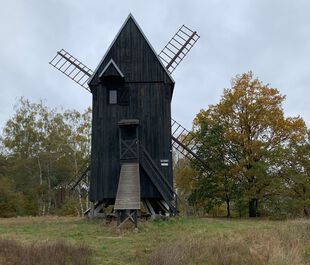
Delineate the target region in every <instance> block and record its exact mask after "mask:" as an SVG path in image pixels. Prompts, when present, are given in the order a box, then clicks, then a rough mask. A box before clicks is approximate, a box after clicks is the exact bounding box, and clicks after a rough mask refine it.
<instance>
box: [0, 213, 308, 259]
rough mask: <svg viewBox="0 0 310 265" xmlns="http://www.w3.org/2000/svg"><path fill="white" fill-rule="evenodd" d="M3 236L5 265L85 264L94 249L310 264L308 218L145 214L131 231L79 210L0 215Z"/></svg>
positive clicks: (98, 254)
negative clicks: (157, 217) (75, 213)
mask: <svg viewBox="0 0 310 265" xmlns="http://www.w3.org/2000/svg"><path fill="white" fill-rule="evenodd" d="M12 239H14V240H15V241H14V242H12V241H11V240H12ZM1 240H2V241H1ZM59 240H65V241H61V242H59ZM0 241H1V242H2V243H0V244H4V243H3V242H9V243H8V244H9V246H6V247H4V246H3V245H0V265H6V264H11V265H12V264H21V265H29V264H31V265H37V264H39V265H46V264H48V265H51V264H55V265H56V264H57V265H59V264H66V265H69V264H72V265H73V264H75V265H77V264H83V265H84V264H85V265H86V264H89V263H87V262H89V259H90V256H91V258H92V261H93V263H94V264H98V265H99V264H100V265H105V264H108V265H138V264H140V265H146V264H150V265H156V264H160V265H170V264H173V265H182V264H186V265H188V264H189V265H191V264H197V265H200V264H204V265H208V264H209V265H225V264H229V265H236V264H238V265H243V264H249V265H258V264H259V265H264V264H272V265H279V264H281V265H287V264H290V265H305V264H309V265H310V220H308V221H307V220H299V221H296V220H292V221H268V220H263V219H257V220H244V219H239V220H237V219H232V220H226V219H213V218H211V219H209V218H182V217H180V218H171V219H169V220H167V221H154V222H139V233H133V231H132V227H131V228H128V229H122V231H118V229H116V224H115V223H111V224H108V225H106V224H105V222H104V221H102V220H85V219H82V218H76V217H55V216H49V217H22V218H8V219H1V218H0ZM17 242H18V243H17ZM53 242H54V243H53ZM55 242H57V243H55ZM55 245H58V246H59V245H60V246H61V247H58V248H57V246H55ZM81 245H83V246H87V248H84V247H82V248H80V247H78V246H81ZM10 246H11V247H10ZM40 247H41V248H42V249H43V250H41V249H39V248H40ZM88 248H89V249H90V250H91V253H90V251H89V250H88ZM5 249H6V252H5V251H4V250H5ZM12 249H13V250H12ZM34 249H36V250H34ZM62 251H63V252H62ZM10 252H11V255H10ZM35 252H37V254H29V253H35ZM27 253H28V254H27ZM44 253H45V254H44ZM46 253H48V254H46ZM64 253H65V254H64ZM57 255H59V256H62V257H64V256H65V257H66V259H67V260H66V261H65V262H67V263H61V262H63V260H64V259H65V258H63V260H62V261H61V259H60V258H59V260H57V257H56V256H57ZM29 256H30V258H29ZM24 257H28V258H24ZM18 258H19V259H18ZM26 262H28V263H26ZM40 262H41V263H40ZM42 262H49V263H42Z"/></svg>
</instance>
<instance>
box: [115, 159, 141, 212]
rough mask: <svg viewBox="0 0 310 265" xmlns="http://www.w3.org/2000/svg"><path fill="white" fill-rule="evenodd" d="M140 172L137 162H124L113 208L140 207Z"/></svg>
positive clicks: (127, 208)
mask: <svg viewBox="0 0 310 265" xmlns="http://www.w3.org/2000/svg"><path fill="white" fill-rule="evenodd" d="M140 200H141V199H140V172H139V164H138V163H124V164H122V166H121V173H120V177H119V182H118V188H117V193H116V199H115V205H114V209H115V210H135V209H140V207H141V206H140Z"/></svg>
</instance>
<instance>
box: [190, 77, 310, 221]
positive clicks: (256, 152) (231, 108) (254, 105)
mask: <svg viewBox="0 0 310 265" xmlns="http://www.w3.org/2000/svg"><path fill="white" fill-rule="evenodd" d="M284 99H285V96H283V95H281V94H280V93H279V91H278V90H277V89H275V88H271V87H270V86H269V85H268V84H267V85H266V84H263V83H262V82H261V81H260V80H258V79H257V78H253V74H252V72H248V73H244V74H242V75H237V76H236V77H235V78H234V79H233V80H232V88H231V89H225V90H224V94H223V96H222V98H221V100H220V102H219V103H218V104H216V105H211V106H209V108H208V109H206V110H201V111H200V112H199V113H198V114H197V116H196V118H195V120H194V127H193V130H194V132H195V133H196V134H199V133H200V132H201V131H202V129H203V128H205V125H206V124H207V125H208V127H209V128H215V127H217V128H221V130H222V132H223V133H222V137H223V141H225V143H226V145H225V148H226V149H227V150H229V154H227V155H224V156H223V159H224V161H223V163H224V165H228V166H232V168H233V171H230V172H233V176H231V178H233V180H232V181H233V183H235V184H237V185H238V186H239V187H240V189H239V191H240V190H242V196H243V198H245V199H246V200H247V201H248V210H249V216H250V217H256V216H257V215H258V206H259V201H260V200H261V199H262V198H265V197H266V196H269V195H271V194H272V193H274V192H275V191H276V189H277V184H276V183H277V181H276V180H277V170H278V169H277V168H276V167H275V166H274V164H273V161H274V159H275V158H276V157H277V154H278V150H279V149H280V148H283V147H284V146H287V145H288V144H289V143H290V142H291V141H298V139H303V137H304V135H305V133H306V126H305V123H304V121H303V120H302V119H301V118H300V117H294V118H292V117H288V118H286V117H285V116H284V112H283V108H282V103H283V101H284ZM227 145H229V146H228V147H227ZM234 150H235V152H236V153H238V156H237V158H234V159H235V160H233V164H231V165H230V164H229V163H230V162H229V161H231V160H229V159H231V157H232V154H233V153H234ZM198 151H199V150H198ZM204 152H205V153H206V152H208V150H203V151H202V152H200V155H202V156H203V154H204ZM211 154H212V153H211ZM208 159H210V154H208V155H207V154H206V160H208ZM226 160H227V161H226ZM214 170H215V171H218V172H219V169H218V168H214ZM226 172H227V171H226ZM225 174H226V173H225Z"/></svg>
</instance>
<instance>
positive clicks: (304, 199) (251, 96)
mask: <svg viewBox="0 0 310 265" xmlns="http://www.w3.org/2000/svg"><path fill="white" fill-rule="evenodd" d="M284 100H285V97H284V96H282V95H281V94H280V93H279V91H278V90H277V89H274V88H271V87H269V86H268V85H265V84H263V83H262V82H261V81H259V80H258V79H255V78H253V75H252V73H251V72H249V73H245V74H243V75H240V76H236V77H235V78H234V79H233V80H232V87H231V88H230V89H225V90H224V94H223V96H222V98H221V100H220V102H219V103H218V104H216V105H211V106H209V107H208V108H207V109H205V110H201V111H200V112H199V113H198V114H197V116H196V117H195V119H194V122H193V129H192V133H193V134H194V135H195V136H196V139H198V141H197V143H196V145H195V147H194V148H195V149H196V152H197V154H198V155H199V156H200V157H202V158H203V159H204V160H205V161H206V162H207V164H208V165H209V168H208V169H206V168H205V167H201V166H200V164H199V163H189V161H187V160H186V159H185V158H182V157H179V158H178V159H176V161H175V171H174V172H175V179H176V188H177V193H178V194H179V197H180V198H181V202H180V206H181V210H182V212H185V213H187V214H200V215H205V214H207V213H209V214H213V215H216V216H219V215H226V216H228V217H230V216H240V217H243V216H250V217H256V216H272V217H276V218H287V217H289V218H290V217H302V216H306V217H309V216H310V175H309V172H310V131H309V129H308V128H307V127H306V124H305V122H304V121H303V120H302V119H301V118H300V117H294V118H293V117H285V115H284V112H283V107H282V105H283V102H284ZM90 134H91V110H90V109H87V110H86V111H85V112H83V113H79V112H77V111H75V110H57V109H50V108H48V107H46V106H45V105H44V104H43V103H42V102H40V103H31V102H29V101H28V100H26V99H23V98H22V99H20V100H19V101H18V103H17V105H16V107H15V113H14V115H13V116H12V117H11V118H10V119H9V120H8V121H7V123H6V124H5V126H4V128H3V132H2V135H1V138H0V148H1V149H0V217H9V216H18V215H46V214H67V213H71V214H82V213H83V211H84V210H86V207H87V205H88V201H87V195H85V192H84V195H85V196H84V197H82V196H81V193H78V194H79V196H75V197H73V198H72V197H70V196H62V192H63V191H65V192H66V190H65V189H64V187H63V185H64V183H65V182H66V181H67V180H68V179H70V178H72V177H73V176H74V175H75V174H76V173H77V172H78V170H79V169H80V168H81V167H82V166H83V165H84V164H85V162H86V161H88V160H89V157H90V136H91V135H90ZM184 137H185V136H184ZM188 139H190V137H188ZM79 188H83V187H78V189H79ZM60 195H61V196H62V199H61V200H59V198H58V197H59V196H60ZM70 198H71V199H70ZM64 199H65V200H64Z"/></svg>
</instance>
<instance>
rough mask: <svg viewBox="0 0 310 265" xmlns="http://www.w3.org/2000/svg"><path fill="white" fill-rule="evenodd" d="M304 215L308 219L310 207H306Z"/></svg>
mask: <svg viewBox="0 0 310 265" xmlns="http://www.w3.org/2000/svg"><path fill="white" fill-rule="evenodd" d="M304 215H305V217H306V218H307V219H309V218H310V209H309V208H308V207H306V206H305V207H304Z"/></svg>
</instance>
